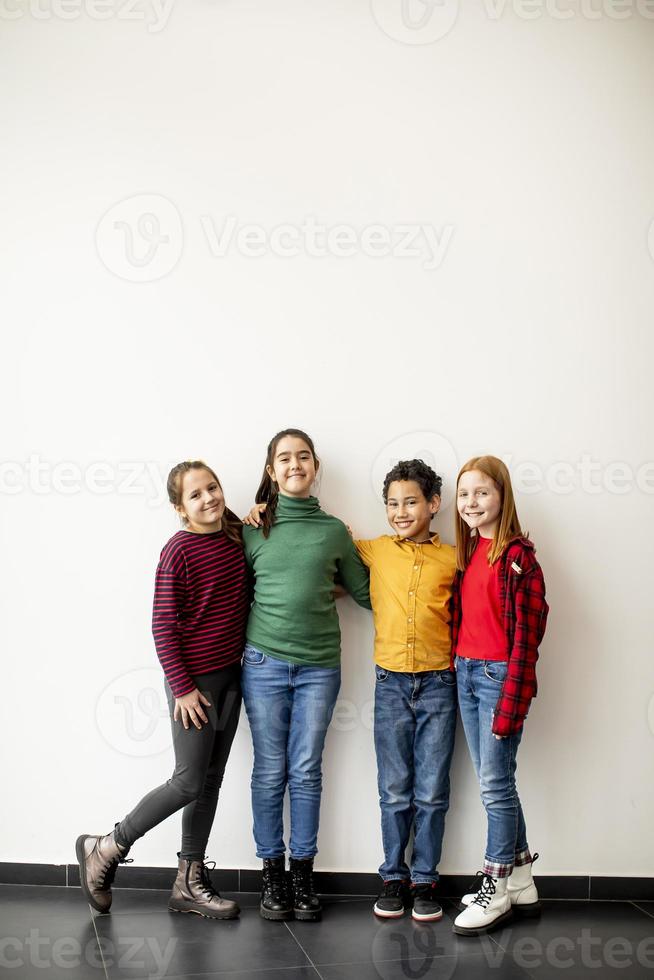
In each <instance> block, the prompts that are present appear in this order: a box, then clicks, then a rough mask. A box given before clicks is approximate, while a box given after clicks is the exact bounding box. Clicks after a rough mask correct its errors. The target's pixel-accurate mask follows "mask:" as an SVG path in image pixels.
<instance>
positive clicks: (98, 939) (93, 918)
mask: <svg viewBox="0 0 654 980" xmlns="http://www.w3.org/2000/svg"><path fill="white" fill-rule="evenodd" d="M89 915H90V916H91V923H92V925H93V932H94V933H95V941H96V943H97V944H98V949H99V950H100V959H101V960H102V969H103V970H104V975H105V978H106V980H109V971H108V970H107V964H106V963H105V961H104V953H103V952H102V943H101V942H100V937H99V936H98V930H97V927H96V924H95V916H94V915H93V912H92V911H91V906H90V905H89Z"/></svg>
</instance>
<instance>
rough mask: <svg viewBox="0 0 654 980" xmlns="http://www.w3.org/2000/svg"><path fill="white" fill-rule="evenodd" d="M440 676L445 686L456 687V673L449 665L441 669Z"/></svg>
mask: <svg viewBox="0 0 654 980" xmlns="http://www.w3.org/2000/svg"><path fill="white" fill-rule="evenodd" d="M438 677H439V680H440V682H441V684H444V685H445V687H456V673H455V672H454V671H453V670H450V668H449V667H446V668H445V670H439V671H438Z"/></svg>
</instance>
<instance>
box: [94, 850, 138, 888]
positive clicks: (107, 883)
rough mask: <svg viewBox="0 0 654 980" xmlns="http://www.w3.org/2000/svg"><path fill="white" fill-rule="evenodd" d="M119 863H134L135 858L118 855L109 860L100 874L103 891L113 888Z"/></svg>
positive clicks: (100, 884) (100, 886) (100, 885)
mask: <svg viewBox="0 0 654 980" xmlns="http://www.w3.org/2000/svg"><path fill="white" fill-rule="evenodd" d="M119 864H134V858H126V857H117V858H114V859H113V860H112V861H109V863H108V864H106V865H105V867H104V868H103V869H102V870H101V871H100V874H99V875H98V877H99V879H100V881H99V888H100V890H101V891H106V890H107V889H108V888H111V886H112V885H113V883H114V878H115V877H116V871H117V869H118V865H119Z"/></svg>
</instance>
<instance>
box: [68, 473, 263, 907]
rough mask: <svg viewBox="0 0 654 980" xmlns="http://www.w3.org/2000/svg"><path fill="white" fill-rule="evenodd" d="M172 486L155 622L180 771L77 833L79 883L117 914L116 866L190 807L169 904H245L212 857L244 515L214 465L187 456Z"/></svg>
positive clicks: (229, 714)
mask: <svg viewBox="0 0 654 980" xmlns="http://www.w3.org/2000/svg"><path fill="white" fill-rule="evenodd" d="M167 489H168V498H169V500H170V502H171V503H172V504H173V505H174V507H175V510H176V511H177V513H178V514H179V515H180V517H181V520H182V523H183V525H184V529H183V530H181V531H178V532H177V534H174V535H173V537H172V538H171V539H170V540H169V541H168V543H167V544H166V545H165V547H164V549H163V551H162V552H161V558H160V561H159V565H158V567H157V574H156V579H155V589H154V609H153V614H152V629H153V633H154V641H155V646H156V649H157V655H158V657H159V660H160V662H161V666H162V668H163V671H164V674H165V677H166V681H165V688H166V696H167V699H168V705H169V709H170V714H171V719H172V724H173V741H174V750H175V770H174V772H173V774H172V777H171V778H170V779H169V780H168V782H167V783H164V784H163V785H162V786H159V787H158V788H157V789H153V790H152V791H151V792H150V793H148V794H147V796H144V797H143V799H142V800H141V802H140V803H138V804H137V806H136V807H135V808H134V809H133V810H132V812H131V813H129V814H128V815H127V816H126V817H125V819H124V820H123V821H122V822H121V823H117V824H116V825H115V828H114V830H113V831H112V832H111V833H110V834H106V835H105V836H92V835H89V834H82V835H81V836H80V837H79V838H78V839H77V844H76V851H77V858H78V861H79V872H80V884H81V886H82V890H83V892H84V894H85V896H86V898H87V900H88V902H89V903H90V904H91V905H92V906H93V908H94V909H96V910H97V911H98V912H108V911H109V909H110V907H111V898H112V896H111V884H112V882H113V879H114V875H115V873H116V868H117V867H118V864H119V863H124V862H125V859H126V855H127V852H128V851H129V849H130V847H131V846H132V844H133V843H134V842H135V841H136V840H138V838H139V837H142V836H143V835H144V834H145V833H147V831H148V830H150V829H151V828H152V827H156V825H157V824H159V823H161V821H162V820H165V819H166V817H169V816H170V815H171V814H172V813H175V812H176V811H177V810H180V809H181V808H182V807H183V808H184V813H183V816H182V846H181V851H180V852H179V854H178V858H179V862H178V872H177V879H176V881H175V883H174V885H173V890H172V894H171V896H170V900H169V903H168V908H169V909H171V910H173V911H175V912H196V913H199V914H200V915H203V916H205V917H208V918H212V919H233V918H235V917H236V916H238V914H239V907H238V905H237V904H236V902H231V901H228V900H227V899H224V898H221V896H220V895H219V894H218V892H217V891H216V890H215V889H214V888H213V886H212V884H211V879H210V878H209V872H208V870H207V868H206V866H205V864H204V858H205V850H206V847H207V841H208V839H209V832H210V831H211V826H212V823H213V819H214V815H215V812H216V804H217V801H218V791H219V789H220V785H221V783H222V778H223V773H224V771H225V764H226V762H227V758H228V756H229V752H230V749H231V745H232V740H233V738H234V735H235V733H236V726H237V724H238V718H239V713H240V707H241V693H240V673H241V668H240V660H241V652H242V649H243V640H244V634H245V622H246V618H247V610H248V606H249V594H248V578H247V568H246V563H245V557H244V554H243V545H242V540H241V522H240V521H239V520H238V518H237V517H236V516H235V515H234V514H232V513H231V511H228V510H227V509H226V507H225V498H224V496H223V492H222V489H221V486H220V482H219V480H218V477H217V476H216V474H215V473H214V471H213V470H212V469H210V468H209V467H208V466H207V465H206V464H205V463H202V462H200V461H194V462H184V463H179V464H178V465H177V466H175V467H174V468H173V469H172V470H171V471H170V474H169V476H168V484H167ZM205 708H206V709H207V710H206V712H205Z"/></svg>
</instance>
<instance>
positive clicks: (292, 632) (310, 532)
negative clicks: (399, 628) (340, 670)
mask: <svg viewBox="0 0 654 980" xmlns="http://www.w3.org/2000/svg"><path fill="white" fill-rule="evenodd" d="M243 542H244V545H245V557H246V559H247V562H248V565H249V566H250V568H251V569H252V570H253V572H254V577H255V584H254V603H253V604H252V609H251V610H250V618H249V620H248V627H247V639H248V642H249V643H251V644H252V645H253V646H255V647H257V648H258V649H259V650H262V651H263V652H264V653H267V654H269V655H270V656H271V657H277V658H278V659H279V660H288V661H290V663H294V664H303V665H305V666H311V667H338V666H339V664H340V662H341V629H340V625H339V622H338V613H337V611H336V601H335V599H334V595H333V591H334V582H335V581H336V580H338V581H339V582H340V583H341V584H342V585H343V586H344V587H345V588H346V589H347V591H348V592H349V593H350V594H351V595H352V597H353V599H355V600H356V602H358V603H359V605H360V606H365V608H366V609H370V608H371V606H370V595H369V592H368V571H367V569H366V567H365V565H364V564H363V563H362V561H361V559H360V558H359V557H358V555H357V552H356V549H355V547H354V543H353V541H352V539H351V538H350V535H349V534H348V531H347V528H346V527H345V524H343V522H342V521H339V520H338V518H336V517H331V516H330V515H329V514H325V512H324V511H323V510H321V509H320V504H319V503H318V500H317V499H316V498H315V497H306V498H302V499H300V498H297V497H284V496H282V495H281V494H280V496H279V498H278V500H277V510H276V511H275V522H274V524H273V526H272V528H271V530H270V535H269V537H268V538H267V539H266V538H264V536H263V531H262V530H261V529H259V528H253V527H247V526H246V527H244V528H243Z"/></svg>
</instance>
